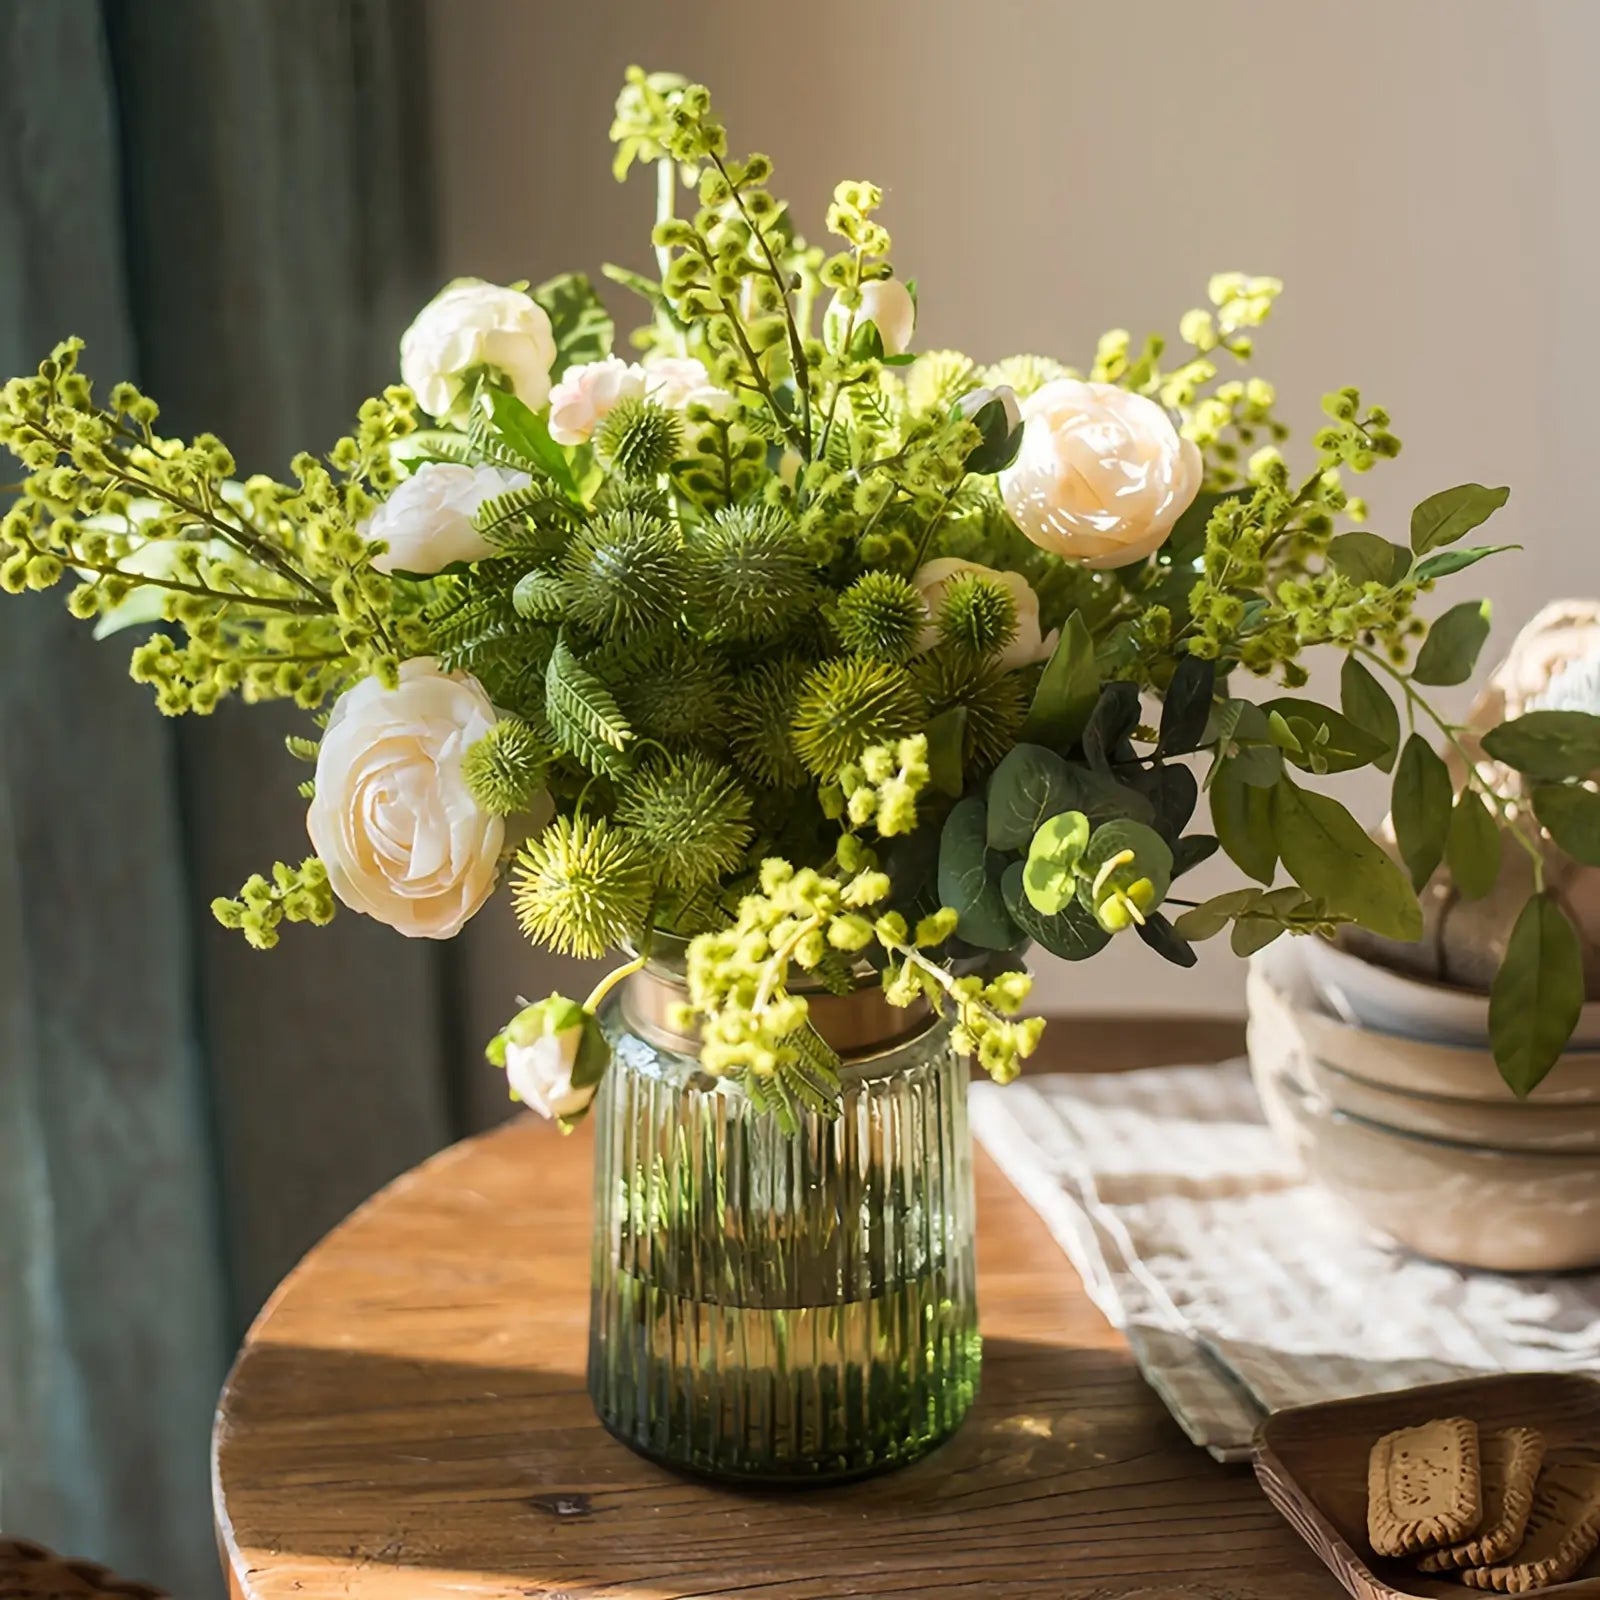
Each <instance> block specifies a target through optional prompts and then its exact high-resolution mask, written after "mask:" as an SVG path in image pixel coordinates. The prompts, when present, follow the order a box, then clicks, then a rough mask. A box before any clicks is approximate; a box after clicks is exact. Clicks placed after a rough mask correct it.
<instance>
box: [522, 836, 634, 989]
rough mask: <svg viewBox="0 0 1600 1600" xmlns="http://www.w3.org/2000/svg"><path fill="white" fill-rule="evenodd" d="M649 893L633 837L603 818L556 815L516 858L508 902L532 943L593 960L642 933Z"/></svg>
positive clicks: (564, 953)
mask: <svg viewBox="0 0 1600 1600" xmlns="http://www.w3.org/2000/svg"><path fill="white" fill-rule="evenodd" d="M651 888H652V880H651V873H650V863H649V857H648V856H647V854H646V852H645V850H644V848H643V846H642V845H641V843H640V841H639V840H638V839H637V838H636V837H635V836H634V835H633V834H631V833H629V832H628V831H626V830H625V829H622V828H618V827H616V826H614V825H613V824H611V823H608V822H607V821H606V820H605V819H604V818H603V817H587V816H583V815H581V814H580V815H578V816H572V817H563V816H558V817H557V818H556V819H555V820H554V821H553V822H552V823H551V824H550V825H549V827H547V828H546V829H545V830H544V832H543V833H541V834H539V835H538V836H537V837H536V838H533V839H530V840H529V841H528V842H527V843H526V844H525V845H524V846H523V847H522V849H521V850H520V851H519V852H518V853H517V864H516V869H515V871H514V872H513V874H512V879H511V901H512V905H513V906H514V907H515V909H516V913H517V921H518V922H519V923H520V924H521V925H522V931H523V932H524V933H525V934H527V936H528V937H529V938H530V939H532V940H534V941H535V942H536V943H539V944H546V945H549V946H550V948H551V949H553V950H557V951H560V952H561V953H562V954H563V955H577V956H587V957H591V958H593V957H595V956H603V955H604V954H605V953H606V951H607V950H610V949H611V948H613V946H615V945H618V944H620V943H622V941H624V940H626V939H629V938H634V937H637V936H638V935H639V934H640V933H641V932H642V931H643V929H644V926H645V923H646V921H647V919H648V917H649V913H650V895H651Z"/></svg>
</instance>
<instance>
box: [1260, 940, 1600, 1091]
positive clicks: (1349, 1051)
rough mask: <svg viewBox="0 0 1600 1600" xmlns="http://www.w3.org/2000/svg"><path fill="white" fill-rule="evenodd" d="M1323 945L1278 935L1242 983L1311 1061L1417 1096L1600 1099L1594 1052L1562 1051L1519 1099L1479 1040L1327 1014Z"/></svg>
mask: <svg viewBox="0 0 1600 1600" xmlns="http://www.w3.org/2000/svg"><path fill="white" fill-rule="evenodd" d="M1324 948H1325V947H1324V946H1323V941H1322V940H1320V939H1312V938H1306V939H1287V938H1286V939H1279V940H1278V941H1277V943H1276V944H1273V945H1269V946H1268V947H1267V948H1266V949H1265V950H1263V951H1261V953H1260V954H1259V955H1257V956H1256V957H1255V958H1254V959H1253V960H1252V961H1251V963H1250V980H1249V987H1248V994H1249V1004H1250V1014H1251V1016H1252V1017H1254V1016H1256V1015H1258V1014H1260V1013H1265V1012H1271V1013H1273V1014H1275V1015H1278V1014H1281V1021H1282V1024H1283V1026H1284V1027H1285V1028H1288V1029H1290V1030H1292V1031H1293V1033H1294V1034H1296V1035H1297V1036H1298V1037H1299V1039H1300V1040H1301V1041H1302V1043H1303V1045H1304V1048H1305V1049H1306V1051H1307V1053H1308V1054H1310V1055H1311V1056H1312V1057H1313V1058H1314V1059H1316V1060H1317V1061H1320V1062H1322V1063H1324V1064H1326V1065H1327V1066H1329V1067H1332V1068H1335V1069H1337V1070H1338V1071H1340V1072H1343V1073H1346V1074H1348V1075H1349V1076H1351V1077H1355V1078H1359V1079H1361V1080H1362V1081H1363V1082H1366V1083H1369V1084H1376V1085H1378V1086H1380V1087H1382V1088H1385V1089H1391V1090H1396V1091H1401V1092H1406V1093H1411V1094H1417V1095H1430V1096H1436V1097H1440V1098H1444V1099H1451V1100H1481V1101H1486V1102H1489V1103H1490V1104H1494V1105H1500V1106H1507V1107H1511V1108H1518V1107H1523V1106H1534V1105H1538V1106H1548V1105H1582V1104H1588V1103H1596V1104H1600V1052H1597V1051H1583V1050H1568V1051H1567V1053H1566V1054H1565V1055H1564V1056H1563V1057H1562V1058H1561V1060H1560V1061H1558V1062H1557V1063H1556V1065H1555V1066H1554V1067H1553V1068H1552V1069H1551V1071H1550V1073H1549V1075H1548V1076H1547V1077H1546V1078H1545V1080H1544V1081H1543V1082H1542V1083H1541V1084H1540V1085H1539V1086H1538V1088H1537V1089H1535V1090H1534V1091H1533V1093H1532V1094H1531V1095H1530V1096H1529V1097H1528V1098H1527V1100H1525V1101H1519V1100H1518V1099H1517V1098H1516V1097H1515V1096H1514V1095H1513V1094H1512V1093H1511V1091H1510V1090H1509V1089H1508V1088H1507V1087H1506V1084H1505V1080H1504V1079H1503V1078H1502V1077H1501V1076H1500V1069H1499V1068H1498V1067H1496V1066H1495V1063H1494V1057H1493V1056H1492V1055H1491V1054H1490V1052H1489V1047H1488V1045H1487V1044H1486V1043H1484V1042H1482V1041H1477V1042H1472V1043H1466V1044H1440V1043H1436V1042H1434V1041H1432V1040H1426V1039H1415V1038H1411V1037H1408V1036H1407V1035H1405V1034H1402V1033H1390V1032H1385V1031H1382V1030H1380V1029H1378V1028H1376V1027H1373V1026H1370V1025H1369V1026H1366V1027H1362V1026H1357V1025H1356V1024H1354V1023H1351V1022H1348V1021H1343V1020H1340V1019H1339V1018H1337V1017H1335V1016H1333V1015H1331V1014H1330V1012H1329V1011H1328V1009H1327V1004H1326V1002H1325V1000H1324V992H1325V991H1324V990H1323V989H1322V988H1321V987H1320V986H1319V985H1318V984H1317V983H1316V981H1315V979H1314V977H1313V972H1314V970H1315V969H1316V965H1317V964H1318V963H1319V962H1321V960H1322V954H1323V949H1324ZM1333 953H1334V954H1335V955H1341V953H1340V952H1338V951H1335V952H1333ZM1341 959H1343V960H1351V959H1353V958H1351V957H1343V956H1341ZM1358 964H1359V963H1358ZM1389 976H1392V974H1390V975H1389ZM1396 981H1398V982H1401V983H1405V982H1408V981H1409V980H1407V979H1398V980H1396ZM1420 987H1424V988H1426V987H1428V985H1421V986H1420Z"/></svg>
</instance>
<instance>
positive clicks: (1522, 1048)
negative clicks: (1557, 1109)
mask: <svg viewBox="0 0 1600 1600" xmlns="http://www.w3.org/2000/svg"><path fill="white" fill-rule="evenodd" d="M1583 995H1584V987H1583V952H1582V949H1581V948H1580V946H1579V943H1578V935H1577V934H1576V933H1575V932H1574V931H1573V927H1572V924H1571V923H1570V922H1568V921H1567V918H1566V914H1565V913H1564V912H1563V911H1562V909H1561V907H1560V906H1559V905H1557V904H1556V902H1555V901H1554V900H1552V899H1551V898H1550V897H1549V896H1548V895H1535V896H1534V897H1533V898H1532V899H1531V900H1529V901H1528V903H1527V905H1525V906H1524V907H1523V908H1522V914H1521V915H1520V916H1519V917H1518V918H1517V922H1516V926H1515V927H1514V928H1513V929H1512V930H1511V940H1510V943H1509V944H1507V946H1506V953H1505V958H1504V960H1502V961H1501V963H1500V970H1499V971H1498V972H1497V973H1496V974H1495V977H1494V984H1493V986H1492V987H1491V988H1490V990H1489V1042H1490V1044H1491V1045H1492V1046H1493V1048H1494V1059H1495V1064H1496V1065H1497V1066H1498V1067H1499V1068H1500V1076H1501V1077H1502V1078H1504V1079H1505V1081H1506V1083H1507V1084H1508V1085H1509V1087H1510V1088H1511V1091H1512V1093H1514V1094H1516V1095H1519V1096H1520V1095H1526V1094H1529V1093H1531V1092H1532V1091H1533V1090H1534V1089H1536V1088H1537V1087H1538V1085H1539V1084H1540V1082H1541V1081H1542V1080H1543V1078H1544V1076H1545V1074H1546V1073H1548V1072H1549V1070H1550V1069H1551V1067H1553V1066H1554V1065H1555V1064H1556V1062H1557V1061H1559V1060H1560V1059H1561V1052H1562V1051H1563V1050H1564V1049H1565V1048H1566V1045H1567V1041H1568V1040H1569V1039H1570V1038H1571V1037H1572V1030H1573V1029H1574V1028H1575V1027H1577V1025H1578V1018H1579V1016H1580V1015H1581V1014H1582V1011H1583Z"/></svg>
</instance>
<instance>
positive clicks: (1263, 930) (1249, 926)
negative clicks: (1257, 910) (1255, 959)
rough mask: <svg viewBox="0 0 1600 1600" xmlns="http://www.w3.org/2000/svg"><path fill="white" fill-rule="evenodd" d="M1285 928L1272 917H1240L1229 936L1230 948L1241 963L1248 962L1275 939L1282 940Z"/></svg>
mask: <svg viewBox="0 0 1600 1600" xmlns="http://www.w3.org/2000/svg"><path fill="white" fill-rule="evenodd" d="M1283 932H1284V927H1283V924H1282V923H1281V922H1278V921H1277V920H1275V919H1274V918H1272V917H1253V916H1250V915H1248V914H1247V915H1245V916H1242V917H1240V918H1239V919H1238V920H1237V921H1236V922H1235V923H1234V925H1233V929H1232V931H1231V932H1230V933H1229V934H1228V948H1229V949H1230V950H1232V951H1233V953H1234V954H1235V955H1236V956H1238V957H1239V959H1240V960H1241V961H1244V960H1248V959H1249V958H1250V957H1251V956H1253V955H1254V954H1255V953H1256V951H1257V950H1265V949H1266V947H1267V946H1268V945H1269V944H1271V943H1272V941H1273V940H1274V939H1279V938H1282V936H1283Z"/></svg>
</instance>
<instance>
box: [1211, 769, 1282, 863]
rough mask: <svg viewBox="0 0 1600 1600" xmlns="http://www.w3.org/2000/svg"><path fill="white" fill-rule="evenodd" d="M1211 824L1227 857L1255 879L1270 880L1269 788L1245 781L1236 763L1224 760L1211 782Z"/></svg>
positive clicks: (1273, 850)
mask: <svg viewBox="0 0 1600 1600" xmlns="http://www.w3.org/2000/svg"><path fill="white" fill-rule="evenodd" d="M1211 826H1212V828H1213V829H1215V830H1216V835H1217V838H1218V839H1219V840H1221V842H1222V848H1223V849H1224V850H1225V851H1226V852H1227V854H1228V859H1229V860H1230V861H1232V862H1233V864H1234V865H1235V866H1236V867H1238V868H1239V870H1240V871H1241V872H1244V873H1247V874H1248V875H1249V876H1250V877H1252V878H1254V879H1256V881H1257V882H1259V883H1271V882H1272V875H1273V873H1274V872H1275V871H1276V870H1277V866H1278V847H1277V843H1276V841H1275V839H1274V836H1273V831H1272V790H1271V789H1261V788H1257V787H1256V786H1255V785H1253V784H1248V783H1246V782H1245V781H1244V779H1243V778H1242V777H1241V776H1240V775H1239V773H1238V771H1237V763H1235V762H1232V761H1229V762H1226V763H1224V765H1223V768H1222V771H1221V772H1220V774H1219V775H1218V777H1217V780H1216V782H1215V783H1213V784H1212V785H1211Z"/></svg>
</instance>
